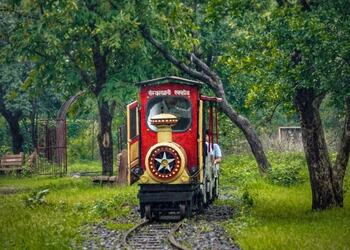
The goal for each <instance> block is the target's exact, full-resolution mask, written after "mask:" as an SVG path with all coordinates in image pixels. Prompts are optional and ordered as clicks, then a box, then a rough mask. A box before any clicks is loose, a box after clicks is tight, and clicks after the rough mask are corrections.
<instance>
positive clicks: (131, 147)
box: [126, 102, 139, 185]
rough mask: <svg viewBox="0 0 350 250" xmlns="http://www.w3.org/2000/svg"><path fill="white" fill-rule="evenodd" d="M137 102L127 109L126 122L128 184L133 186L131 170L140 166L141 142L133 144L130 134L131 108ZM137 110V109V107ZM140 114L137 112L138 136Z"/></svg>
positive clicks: (137, 131)
mask: <svg viewBox="0 0 350 250" xmlns="http://www.w3.org/2000/svg"><path fill="white" fill-rule="evenodd" d="M134 103H135V102H133V103H130V104H129V105H128V106H127V108H126V121H127V126H126V131H127V137H128V138H127V139H128V140H127V150H128V174H127V177H128V184H129V185H130V184H131V178H130V169H131V168H132V167H135V166H136V165H138V164H139V141H136V142H134V143H131V138H130V134H131V131H130V130H131V129H130V127H131V124H130V106H131V105H134ZM136 109H137V107H136ZM138 123H139V113H138V112H136V128H137V130H136V133H137V135H139V126H138Z"/></svg>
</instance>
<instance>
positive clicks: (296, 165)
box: [0, 153, 350, 249]
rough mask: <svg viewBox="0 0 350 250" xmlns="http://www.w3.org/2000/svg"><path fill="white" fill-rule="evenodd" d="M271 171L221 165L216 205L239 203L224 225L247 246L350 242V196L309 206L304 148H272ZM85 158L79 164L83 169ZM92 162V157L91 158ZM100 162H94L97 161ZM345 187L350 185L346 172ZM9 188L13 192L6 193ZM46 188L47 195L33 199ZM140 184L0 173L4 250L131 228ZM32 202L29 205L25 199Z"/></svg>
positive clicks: (71, 244) (73, 241) (71, 245)
mask: <svg viewBox="0 0 350 250" xmlns="http://www.w3.org/2000/svg"><path fill="white" fill-rule="evenodd" d="M269 160H270V162H271V163H272V166H273V170H272V172H271V173H270V175H269V176H268V177H264V178H262V177H261V176H260V175H259V172H258V169H257V166H256V163H255V161H254V159H253V157H251V156H249V155H230V156H226V157H225V159H224V162H223V163H222V164H221V181H220V183H221V198H220V199H219V200H218V201H217V203H218V204H227V205H230V206H232V207H234V209H235V211H236V212H235V213H234V215H233V217H232V218H231V219H229V220H228V221H226V222H224V223H223V225H224V227H225V228H226V229H227V231H228V232H229V234H230V235H231V236H232V237H233V238H234V239H235V241H236V242H237V243H238V244H239V245H240V247H241V248H243V249H350V247H349V246H350V237H348V234H349V232H350V196H349V193H348V192H347V193H346V194H345V204H344V208H338V209H331V210H328V211H324V212H313V211H311V192H310V184H309V181H308V172H307V167H306V164H305V160H304V156H303V154H302V153H286V154H281V153H278V154H277V153H270V154H269ZM84 164H85V163H76V166H75V169H83V168H84ZM89 164H90V163H89ZM98 165H99V164H98V163H92V164H91V165H89V166H94V167H96V168H97V166H98ZM344 187H345V190H349V189H350V178H349V175H347V176H346V178H345V184H344ZM9 188H11V190H12V191H13V190H14V191H16V190H17V191H18V192H17V193H15V194H6V195H5V194H1V193H4V192H3V191H4V190H6V189H9ZM45 189H49V193H48V194H47V195H46V196H45V197H44V198H45V202H43V203H42V202H37V203H33V205H31V206H28V199H29V200H31V199H35V197H36V196H35V193H37V192H38V191H41V190H45ZM137 190H138V187H137V186H136V185H135V186H132V187H117V186H108V187H105V186H99V185H93V183H92V181H91V179H90V178H83V177H82V178H77V179H76V178H71V177H64V178H58V177H31V178H29V177H24V178H16V177H3V176H1V177H0V225H1V226H0V249H76V248H79V247H80V246H81V241H82V238H83V236H84V234H85V232H86V231H85V230H86V229H85V228H88V227H85V226H84V225H90V224H92V223H96V222H103V223H105V225H106V227H108V228H111V229H113V230H114V229H118V230H126V229H128V228H130V227H131V226H132V225H133V224H134V223H136V221H134V219H132V220H129V219H128V217H127V216H126V215H128V214H130V212H131V210H132V209H133V207H134V206H136V205H137V203H138V201H137V197H136V194H137ZM26 204H27V205H26Z"/></svg>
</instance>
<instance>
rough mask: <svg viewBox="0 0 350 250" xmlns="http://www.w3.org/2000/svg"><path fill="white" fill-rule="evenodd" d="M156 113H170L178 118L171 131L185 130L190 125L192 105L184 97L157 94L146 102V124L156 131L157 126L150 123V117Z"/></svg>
mask: <svg viewBox="0 0 350 250" xmlns="http://www.w3.org/2000/svg"><path fill="white" fill-rule="evenodd" d="M158 114H172V115H175V116H176V117H177V118H178V119H179V121H178V122H177V123H176V125H175V126H174V127H173V128H172V129H173V131H178V132H180V131H185V130H187V129H188V128H189V127H190V126H191V121H192V106H191V103H190V101H189V100H188V99H187V98H185V97H179V96H158V97H155V98H153V99H151V100H150V101H149V102H148V105H147V116H146V118H147V125H148V127H149V128H150V129H152V130H153V131H157V128H156V127H155V126H153V125H152V124H151V118H152V117H153V116H154V115H158Z"/></svg>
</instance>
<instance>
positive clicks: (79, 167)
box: [67, 161, 102, 173]
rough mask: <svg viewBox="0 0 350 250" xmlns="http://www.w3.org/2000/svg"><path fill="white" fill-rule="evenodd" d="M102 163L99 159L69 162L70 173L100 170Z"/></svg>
mask: <svg viewBox="0 0 350 250" xmlns="http://www.w3.org/2000/svg"><path fill="white" fill-rule="evenodd" d="M101 169H102V164H101V162H98V161H80V162H73V163H71V164H68V169H67V170H68V173H76V172H100V173H101Z"/></svg>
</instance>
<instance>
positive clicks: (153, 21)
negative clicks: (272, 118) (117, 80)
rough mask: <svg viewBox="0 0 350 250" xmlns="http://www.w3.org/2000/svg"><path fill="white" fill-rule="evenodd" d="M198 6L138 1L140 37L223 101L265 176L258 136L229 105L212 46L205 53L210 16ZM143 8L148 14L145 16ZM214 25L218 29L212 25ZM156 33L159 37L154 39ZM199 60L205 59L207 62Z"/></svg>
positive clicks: (245, 120) (216, 53) (226, 111)
mask: <svg viewBox="0 0 350 250" xmlns="http://www.w3.org/2000/svg"><path fill="white" fill-rule="evenodd" d="M152 4H153V5H152ZM186 4H187V5H186ZM199 7H200V5H199V3H197V2H195V3H193V4H192V5H191V4H190V3H186V2H185V3H182V2H181V1H173V2H169V3H165V2H160V3H153V2H148V1H146V3H145V2H139V3H138V9H139V13H138V14H139V19H140V22H141V25H140V31H141V33H142V36H143V37H144V38H145V39H146V40H147V41H148V42H150V43H151V44H152V45H153V46H154V47H155V48H157V50H158V51H159V52H160V53H161V54H162V55H163V56H164V58H165V59H166V60H168V61H169V62H170V63H172V64H173V65H174V66H175V67H177V68H178V69H179V70H180V71H182V72H183V73H184V74H187V75H189V76H191V77H192V78H194V79H197V80H200V81H203V82H204V83H206V84H207V86H209V88H210V89H211V90H212V91H213V92H214V93H215V95H216V96H217V97H220V98H222V102H221V103H220V107H221V109H222V111H223V112H224V113H225V114H226V115H227V116H228V117H229V118H230V120H231V121H232V122H233V123H234V124H235V125H236V126H238V128H239V129H241V131H242V132H243V133H244V135H245V137H246V139H247V141H248V143H249V145H250V148H251V150H252V153H253V155H254V157H255V159H256V161H257V163H258V166H259V170H260V171H261V173H266V172H267V171H268V170H269V169H270V164H269V162H268V160H267V157H266V155H265V152H264V149H263V146H262V144H261V141H260V139H259V137H258V135H257V133H256V132H255V130H254V128H253V126H252V125H251V123H250V122H249V120H248V119H247V118H246V117H244V116H243V115H241V114H239V113H238V112H237V111H236V110H235V109H234V108H233V106H232V105H231V104H230V103H229V100H228V98H227V95H226V92H225V88H224V84H223V82H222V79H221V78H220V76H219V75H218V74H217V72H216V71H215V70H214V69H215V63H216V61H215V60H214V58H215V56H217V55H218V54H219V52H218V51H216V52H215V51H214V49H215V48H213V47H211V48H210V49H209V50H208V51H205V45H207V44H208V40H210V34H209V33H208V28H207V26H208V25H210V24H211V23H209V22H207V20H208V19H210V17H205V16H203V15H204V14H207V13H203V12H199V11H200V9H199ZM201 8H203V7H201ZM145 9H147V11H146V13H147V15H144V13H145V11H144V10H145ZM141 13H142V15H141ZM146 17H147V18H146ZM214 26H215V27H219V26H218V23H215V22H214ZM201 28H202V30H201ZM155 34H157V35H158V37H159V38H156V37H155ZM159 40H162V42H160V41H159ZM211 42H212V40H211ZM206 53H207V54H206ZM201 57H204V58H207V62H205V61H204V60H203V59H201Z"/></svg>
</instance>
